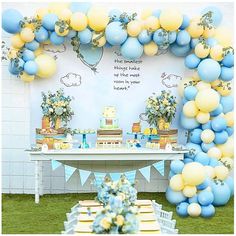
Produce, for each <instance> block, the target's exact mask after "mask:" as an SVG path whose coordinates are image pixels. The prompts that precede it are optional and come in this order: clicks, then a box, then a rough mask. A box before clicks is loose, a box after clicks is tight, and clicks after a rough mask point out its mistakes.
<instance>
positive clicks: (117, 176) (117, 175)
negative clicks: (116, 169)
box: [109, 173, 122, 181]
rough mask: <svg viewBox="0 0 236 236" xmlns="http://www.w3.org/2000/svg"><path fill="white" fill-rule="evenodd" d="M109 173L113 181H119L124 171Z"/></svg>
mask: <svg viewBox="0 0 236 236" xmlns="http://www.w3.org/2000/svg"><path fill="white" fill-rule="evenodd" d="M109 174H110V176H111V179H112V180H113V181H117V180H118V179H120V176H121V175H122V173H109Z"/></svg>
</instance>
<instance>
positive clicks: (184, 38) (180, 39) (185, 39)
mask: <svg viewBox="0 0 236 236" xmlns="http://www.w3.org/2000/svg"><path fill="white" fill-rule="evenodd" d="M190 40H191V37H190V34H189V33H188V32H187V31H186V30H180V31H179V32H178V34H177V38H176V43H177V44H178V45H179V46H184V45H187V44H189V43H190Z"/></svg>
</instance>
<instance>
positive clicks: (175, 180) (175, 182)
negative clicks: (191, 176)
mask: <svg viewBox="0 0 236 236" xmlns="http://www.w3.org/2000/svg"><path fill="white" fill-rule="evenodd" d="M170 187H171V188H172V189H173V190H174V191H181V190H182V189H183V188H184V181H183V178H182V175H181V174H178V175H174V176H173V177H172V178H171V179H170Z"/></svg>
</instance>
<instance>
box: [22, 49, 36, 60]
mask: <svg viewBox="0 0 236 236" xmlns="http://www.w3.org/2000/svg"><path fill="white" fill-rule="evenodd" d="M22 58H23V60H24V61H32V60H34V58H35V55H34V52H33V51H31V50H28V49H25V50H24V51H23V53H22Z"/></svg>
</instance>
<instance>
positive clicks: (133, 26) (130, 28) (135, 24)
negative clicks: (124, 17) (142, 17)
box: [127, 20, 142, 37]
mask: <svg viewBox="0 0 236 236" xmlns="http://www.w3.org/2000/svg"><path fill="white" fill-rule="evenodd" d="M141 30H142V26H141V24H140V22H139V21H137V20H133V21H130V22H129V23H128V25H127V33H128V34H129V35H130V36H131V37H136V36H138V35H139V34H140V32H141Z"/></svg>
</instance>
